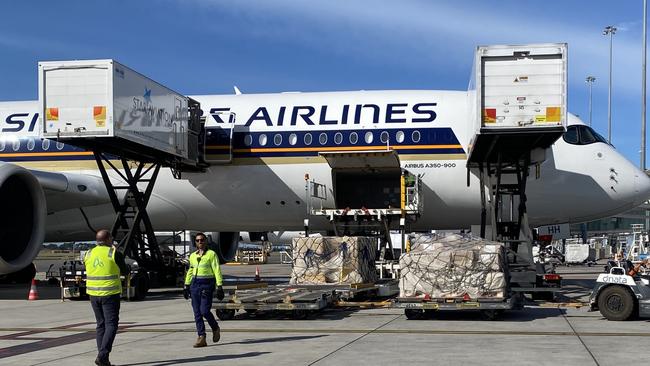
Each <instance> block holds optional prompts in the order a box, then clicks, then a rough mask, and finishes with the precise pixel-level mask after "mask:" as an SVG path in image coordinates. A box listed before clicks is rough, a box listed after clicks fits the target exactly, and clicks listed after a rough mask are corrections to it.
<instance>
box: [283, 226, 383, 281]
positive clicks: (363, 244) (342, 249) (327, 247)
mask: <svg viewBox="0 0 650 366" xmlns="http://www.w3.org/2000/svg"><path fill="white" fill-rule="evenodd" d="M292 249H293V269H292V271H291V282H290V283H292V284H327V283H345V284H347V283H370V282H374V281H375V280H376V279H377V274H376V269H375V253H376V251H377V242H376V239H374V238H370V237H364V236H344V237H327V236H324V237H309V238H294V239H293V243H292Z"/></svg>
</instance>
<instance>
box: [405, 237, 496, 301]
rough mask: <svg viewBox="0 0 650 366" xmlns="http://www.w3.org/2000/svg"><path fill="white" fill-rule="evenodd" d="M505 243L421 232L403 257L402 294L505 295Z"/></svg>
mask: <svg viewBox="0 0 650 366" xmlns="http://www.w3.org/2000/svg"><path fill="white" fill-rule="evenodd" d="M504 266H505V247H504V246H503V244H502V243H497V242H492V241H487V240H485V239H481V238H478V237H474V236H471V235H458V234H447V235H436V234H433V235H420V236H417V237H416V238H415V240H413V242H412V243H411V251H410V252H409V253H404V254H403V255H402V256H401V257H400V281H399V284H400V297H422V296H426V295H428V296H430V297H431V298H447V297H463V296H465V295H466V294H467V295H468V296H469V297H471V298H473V299H475V298H485V297H504V295H505V291H506V276H505V273H504V268H505V267H504Z"/></svg>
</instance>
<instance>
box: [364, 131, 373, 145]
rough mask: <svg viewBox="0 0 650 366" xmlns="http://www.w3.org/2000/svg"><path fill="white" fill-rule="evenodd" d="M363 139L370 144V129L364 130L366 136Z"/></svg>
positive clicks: (371, 138) (371, 137)
mask: <svg viewBox="0 0 650 366" xmlns="http://www.w3.org/2000/svg"><path fill="white" fill-rule="evenodd" d="M364 140H365V141H366V144H372V140H373V136H372V132H370V131H368V132H366V136H365V138H364Z"/></svg>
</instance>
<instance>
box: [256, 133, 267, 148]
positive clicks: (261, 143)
mask: <svg viewBox="0 0 650 366" xmlns="http://www.w3.org/2000/svg"><path fill="white" fill-rule="evenodd" d="M266 141H267V138H266V134H264V133H263V134H261V135H260V138H259V141H258V142H259V143H260V146H265V145H266Z"/></svg>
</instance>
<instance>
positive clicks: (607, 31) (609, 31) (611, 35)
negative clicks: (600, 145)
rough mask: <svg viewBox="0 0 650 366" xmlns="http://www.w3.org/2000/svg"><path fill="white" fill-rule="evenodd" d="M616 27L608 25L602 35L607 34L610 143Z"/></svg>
mask: <svg viewBox="0 0 650 366" xmlns="http://www.w3.org/2000/svg"><path fill="white" fill-rule="evenodd" d="M614 34H616V27H614V26H612V25H608V26H607V27H605V29H604V30H603V35H604V36H606V35H609V88H608V92H607V142H609V143H610V144H611V143H612V45H613V39H614Z"/></svg>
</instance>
